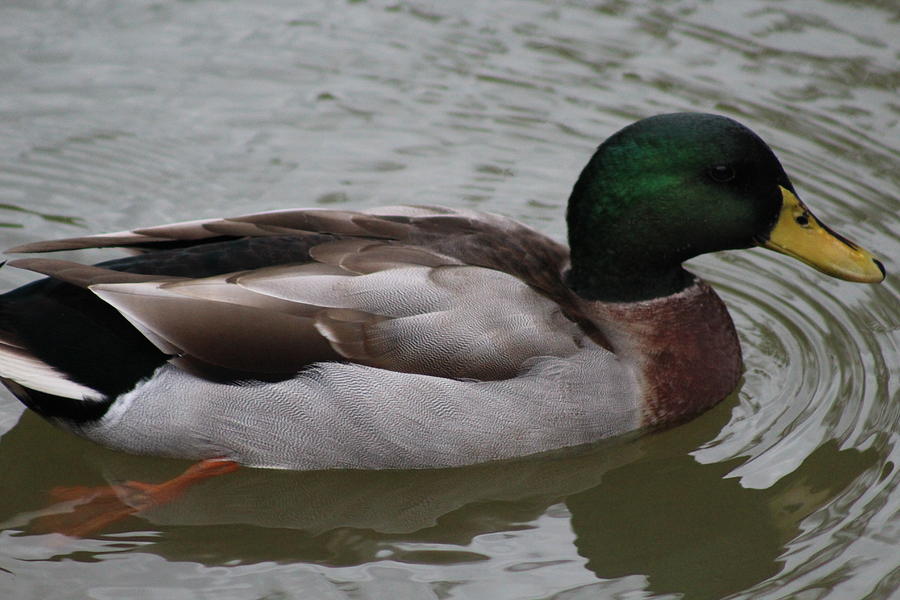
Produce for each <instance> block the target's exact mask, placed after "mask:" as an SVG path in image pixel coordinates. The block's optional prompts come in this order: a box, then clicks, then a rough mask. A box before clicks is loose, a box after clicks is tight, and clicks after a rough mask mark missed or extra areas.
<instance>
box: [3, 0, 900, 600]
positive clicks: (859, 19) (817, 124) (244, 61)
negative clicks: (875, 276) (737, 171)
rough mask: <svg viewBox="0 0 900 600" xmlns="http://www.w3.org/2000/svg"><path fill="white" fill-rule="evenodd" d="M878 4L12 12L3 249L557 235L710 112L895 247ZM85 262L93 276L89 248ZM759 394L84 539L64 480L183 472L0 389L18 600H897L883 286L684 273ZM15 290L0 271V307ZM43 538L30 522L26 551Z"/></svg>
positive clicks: (889, 258)
mask: <svg viewBox="0 0 900 600" xmlns="http://www.w3.org/2000/svg"><path fill="white" fill-rule="evenodd" d="M898 23H900V12H898V9H897V6H896V4H895V3H892V2H851V1H838V0H831V1H828V2H822V1H815V0H807V1H804V0H791V1H784V2H774V1H773V2H765V1H762V0H743V1H729V2H725V1H724V0H719V1H707V2H697V1H687V0H683V1H669V2H631V3H629V2H618V1H614V0H612V1H608V2H578V1H575V0H570V1H568V2H551V1H550V0H543V1H525V0H521V1H511V0H500V1H495V2H490V3H488V2H477V1H456V2H452V3H450V2H443V3H440V2H413V1H409V2H403V1H396V0H395V1H389V2H377V1H369V2H365V1H351V2H333V1H330V0H329V1H325V0H322V1H319V2H316V1H308V2H304V3H296V2H288V1H284V2H276V1H267V2H255V3H249V2H248V3H238V2H212V1H205V0H196V1H192V2H129V3H119V2H114V1H111V0H110V1H101V0H97V1H88V2H63V1H55V2H49V1H44V2H41V1H38V2H33V1H29V2H7V3H4V5H3V6H2V7H0V56H2V57H3V58H2V59H0V70H2V77H0V136H2V140H3V143H2V144H0V226H2V228H0V232H2V233H0V236H2V246H4V247H9V246H12V245H15V244H19V243H24V242H28V241H34V240H38V239H46V238H53V237H63V236H72V235H79V234H82V233H87V232H99V231H109V230H117V229H124V228H130V227H132V226H137V225H152V224H156V223H163V222H168V221H172V220H181V219H192V218H199V217H208V216H216V215H230V214H240V213H243V212H251V211H257V210H263V209H270V208H282V207H290V206H317V205H319V206H331V207H341V208H344V207H346V208H359V207H367V206H376V205H382V204H394V203H402V202H412V203H439V204H447V205H454V206H464V207H474V208H482V209H487V210H492V211H497V212H503V213H506V214H509V215H513V216H515V217H517V218H520V219H522V220H524V221H526V222H528V223H531V224H533V225H536V226H538V227H540V228H542V229H543V230H545V231H547V232H549V233H551V234H552V235H554V236H557V237H560V238H562V237H563V236H564V223H563V210H564V205H565V200H566V198H567V194H568V191H569V188H570V186H571V184H572V182H573V181H574V179H575V177H576V175H577V173H578V172H579V171H580V169H581V167H582V166H583V164H584V163H585V162H586V161H587V159H588V157H589V156H590V154H591V152H592V149H593V148H594V147H595V146H596V144H597V143H599V142H600V141H601V140H602V139H603V138H604V137H605V136H607V135H609V134H610V133H612V132H613V131H615V130H616V129H618V128H620V127H621V126H623V125H625V124H626V123H628V122H630V121H632V120H634V119H637V118H639V117H643V116H647V115H650V114H655V113H660V112H670V111H677V110H704V111H712V112H719V113H723V114H726V115H730V116H733V117H736V118H738V119H739V120H741V121H743V122H744V123H746V124H747V125H749V126H750V127H752V128H753V129H754V130H756V131H757V132H758V133H760V134H761V135H762V136H763V137H764V138H765V139H766V140H768V141H769V142H770V143H771V144H772V145H773V146H774V147H775V149H776V151H777V153H778V154H779V156H780V157H781V158H782V160H783V162H784V163H785V165H786V168H787V170H788V172H789V173H790V174H791V176H792V177H793V179H794V183H795V185H796V186H797V188H798V190H799V192H800V194H801V197H803V198H804V199H805V200H806V201H807V202H808V203H809V204H810V205H811V206H812V207H813V209H814V210H815V211H816V213H817V214H818V215H819V216H820V217H822V218H823V219H824V220H825V221H826V222H827V223H829V224H830V225H832V226H833V227H835V228H836V229H838V230H840V231H841V232H843V233H845V234H846V235H848V236H849V237H851V238H852V239H855V240H858V241H860V242H861V243H863V244H864V245H865V246H867V247H869V248H870V249H871V250H873V251H875V252H876V254H878V255H879V256H880V257H881V258H882V259H883V260H884V262H885V263H886V265H887V268H888V271H889V272H892V271H893V272H896V270H897V267H896V265H895V264H894V260H893V259H894V258H895V257H896V256H898V255H900V252H898V250H900V247H898V246H900V244H898V231H897V229H898V228H897V220H896V214H897V209H898V207H900V206H898V201H897V198H898V191H900V176H898V169H897V157H898V150H900V134H898V117H900V113H898V105H897V101H896V98H897V92H898V83H900V69H898V60H897V58H898V55H900V46H898V42H897V40H898V39H900V25H898ZM106 255H107V254H105V253H101V252H88V253H82V255H81V256H79V259H82V257H86V258H84V259H100V258H102V257H104V256H106ZM692 268H693V269H694V270H695V271H696V272H697V273H699V274H701V275H702V276H704V277H705V278H707V279H709V280H710V281H712V282H713V283H714V284H715V285H716V288H717V289H718V290H719V291H720V293H721V295H722V296H723V297H724V298H725V300H726V301H727V303H728V304H729V306H730V309H731V312H732V315H733V316H734V318H735V321H736V323H737V326H738V328H739V330H740V332H741V339H742V342H743V345H744V349H745V363H746V373H745V377H744V381H743V385H742V386H741V388H740V390H739V391H738V392H737V393H736V394H734V395H733V397H731V398H729V399H728V400H727V401H725V402H724V403H722V404H721V405H719V406H718V407H716V408H715V409H713V410H712V411H710V412H709V413H707V414H705V415H703V416H701V417H700V418H698V419H695V420H694V421H691V422H690V423H687V424H684V425H682V426H680V427H677V428H674V429H671V430H668V431H665V432H662V433H658V434H654V435H650V436H646V437H642V438H639V439H635V440H627V441H621V442H616V443H612V444H605V445H601V446H600V447H598V448H596V449H595V450H593V451H592V452H590V453H587V454H581V455H576V456H560V457H555V458H550V459H542V460H531V461H524V462H522V463H520V464H516V465H514V466H508V465H504V466H502V467H498V466H493V465H486V466H478V467H473V468H467V469H454V470H443V471H426V472H413V473H355V472H351V473H341V472H324V473H280V472H274V473H273V472H267V471H250V470H243V471H240V472H238V473H235V474H232V475H229V476H227V477H222V478H220V479H219V480H213V481H210V482H208V483H207V484H204V485H202V486H199V487H197V488H196V489H194V490H192V491H191V492H190V493H189V495H188V496H187V497H185V498H184V499H183V500H182V501H179V502H178V503H176V504H174V505H172V506H169V507H165V508H163V509H159V510H157V511H155V512H149V513H145V514H143V515H141V516H138V517H130V518H128V519H126V520H123V521H120V522H119V523H116V524H114V525H111V526H109V527H107V528H106V529H105V530H104V531H103V532H102V533H100V534H95V535H93V536H90V537H88V538H86V539H72V538H64V537H62V536H60V535H58V534H52V533H40V532H38V531H35V529H34V522H35V520H34V518H35V517H36V516H37V514H39V511H40V510H41V509H42V508H43V507H45V506H46V505H47V503H48V493H49V491H50V490H51V489H52V488H53V487H54V486H57V485H100V484H103V483H105V482H107V481H113V482H115V481H121V480H125V479H143V480H149V481H158V480H162V479H164V478H166V477H170V476H173V475H174V474H176V473H178V472H179V471H180V470H181V469H183V468H184V467H185V466H186V465H185V464H184V463H181V462H179V461H166V460H161V459H153V458H136V457H131V456H125V455H122V454H119V453H114V452H110V451H107V450H104V449H102V448H98V447H95V446H93V445H91V444H89V443H87V442H84V441H81V440H78V439H74V438H73V437H71V436H69V435H67V434H64V433H62V432H59V431H57V430H55V429H54V428H52V427H51V426H49V425H48V424H46V423H44V422H43V421H41V420H40V419H39V418H37V417H36V416H34V415H33V414H30V413H26V414H23V413H22V408H21V407H20V406H19V405H18V403H17V402H16V401H15V400H14V399H13V398H12V397H11V396H10V395H9V394H8V393H6V392H5V391H4V392H3V393H2V394H0V431H3V432H5V433H4V435H3V436H2V438H0V473H2V477H0V489H2V493H0V521H2V527H3V531H2V532H0V596H2V597H3V598H16V599H19V598H22V599H30V598H45V599H56V598H72V597H79V598H95V599H107V598H115V599H130V598H136V599H138V598H139V599H151V598H152V599H156V598H160V599H162V598H165V599H171V598H175V599H181V598H185V599H187V598H216V599H219V598H225V599H236V600H237V599H240V600H244V599H257V598H269V599H274V598H325V599H344V598H385V599H394V598H415V599H419V598H492V599H498V600H500V599H507V598H509V599H512V598H557V599H566V600H571V599H580V598H613V597H620V598H647V597H653V598H675V597H679V596H684V597H688V598H718V597H725V596H734V597H738V598H783V597H793V598H804V599H806V598H832V599H843V598H852V599H857V598H864V597H865V598H888V597H891V595H892V594H894V593H896V590H897V589H898V587H900V558H898V556H900V552H898V545H900V520H898V517H897V514H898V510H900V491H898V483H900V475H898V470H897V468H896V465H897V464H898V462H900V444H898V442H900V440H898V425H897V424H898V422H900V419H898V417H900V402H898V392H897V389H898V388H897V375H898V368H897V367H898V364H900V360H898V354H900V352H898V348H900V343H898V336H897V329H898V322H900V315H898V308H897V307H898V305H897V300H896V298H897V291H898V290H897V279H896V277H895V276H893V277H889V278H888V280H887V281H886V282H885V283H884V284H882V285H881V286H877V287H874V286H861V285H852V284H848V283H844V282H839V281H835V280H832V279H828V278H826V277H824V276H822V275H820V274H818V273H816V272H814V271H812V270H810V269H809V268H807V267H805V266H803V265H801V264H799V263H796V262H792V261H789V260H788V259H785V258H784V257H780V256H775V255H774V254H771V253H766V252H764V251H762V250H754V251H749V252H740V253H737V252H735V253H726V254H722V255H717V256H709V257H702V258H700V259H698V260H695V261H693V262H692ZM29 279H30V276H29V275H28V274H27V273H24V272H20V271H17V270H15V269H11V268H4V269H2V270H0V286H2V289H4V290H5V289H9V288H11V287H14V286H16V285H19V284H21V283H24V282H25V281H28V280H29ZM29 523H31V529H29Z"/></svg>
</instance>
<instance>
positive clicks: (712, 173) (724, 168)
mask: <svg viewBox="0 0 900 600" xmlns="http://www.w3.org/2000/svg"><path fill="white" fill-rule="evenodd" d="M708 173H709V177H710V179H712V180H713V181H716V182H718V183H725V182H726V181H731V180H732V179H734V178H735V176H736V175H737V174H736V173H735V172H734V167H731V166H729V165H713V166H711V167H710V168H709V170H708Z"/></svg>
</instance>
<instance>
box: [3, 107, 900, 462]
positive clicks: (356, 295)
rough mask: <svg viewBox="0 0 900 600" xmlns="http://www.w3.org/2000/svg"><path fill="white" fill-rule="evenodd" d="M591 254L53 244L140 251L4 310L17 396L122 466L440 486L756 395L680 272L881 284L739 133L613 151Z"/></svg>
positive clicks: (266, 232) (406, 242)
mask: <svg viewBox="0 0 900 600" xmlns="http://www.w3.org/2000/svg"><path fill="white" fill-rule="evenodd" d="M566 219H567V224H568V237H569V240H568V241H569V244H568V246H566V245H564V244H561V243H559V242H557V241H555V240H553V239H551V238H549V237H547V236H546V235H544V234H542V233H540V232H538V231H536V230H535V229H533V228H531V227H529V226H526V225H524V224H521V223H518V222H516V221H514V220H513V219H510V218H508V217H503V216H499V215H495V214H490V213H482V212H476V211H472V210H466V209H449V208H441V207H425V206H394V207H385V208H378V209H371V210H364V211H349V210H323V209H288V210H278V211H271V212H261V213H256V214H250V215H244V216H239V217H230V218H217V219H206V220H199V221H189V222H183V223H174V224H169V225H160V226H155V227H144V228H138V229H134V230H132V231H123V232H117V233H107V234H99V235H91V236H85V237H76V238H68V239H62V240H56V241H49V242H35V243H30V244H25V245H22V246H18V247H16V248H12V249H10V250H9V252H16V253H42V252H53V251H59V250H77V249H82V248H97V247H117V248H124V249H127V250H129V251H131V252H132V253H133V255H131V256H127V257H123V258H117V259H114V260H109V261H106V262H102V263H99V264H98V265H93V266H91V265H83V264H80V263H75V262H70V261H63V260H55V259H46V258H24V259H17V260H12V261H9V263H8V264H9V266H12V267H18V268H23V269H29V270H31V271H35V272H37V273H41V274H43V275H46V276H47V277H46V278H44V279H40V280H38V281H35V282H32V283H29V284H27V285H24V286H22V287H20V288H18V289H15V290H12V291H10V292H7V293H6V294H4V295H2V296H0V381H2V382H3V383H4V384H5V385H6V387H7V388H9V389H10V390H11V392H12V393H13V394H14V395H15V396H16V397H17V398H19V399H20V400H21V401H22V402H23V403H24V404H25V405H26V406H28V407H29V408H31V409H33V410H34V411H35V412H37V413H39V414H40V415H42V416H44V417H45V418H47V419H48V420H50V421H52V422H53V423H55V424H57V425H59V426H61V427H63V428H65V429H68V430H70V431H72V432H74V433H76V434H78V435H81V436H83V437H85V438H88V439H90V440H93V441H95V442H97V443H99V444H102V445H105V446H108V447H111V448H115V449H119V450H123V451H127V452H132V453H137V454H147V455H158V456H170V457H178V458H186V459H194V460H204V459H219V458H222V459H227V460H229V461H234V462H237V463H240V464H244V465H248V466H256V467H269V468H284V469H323V468H361V469H389V468H435V467H451V466H459V465H465V464H473V463H478V462H485V461H492V460H501V459H509V458H515V457H520V456H526V455H530V454H535V453H539V452H544V451H548V450H553V449H557V448H563V447H569V446H575V445H580V444H585V443H590V442H593V441H596V440H599V439H603V438H608V437H612V436H616V435H619V434H623V433H626V432H630V431H635V430H639V429H641V428H649V427H654V426H660V425H664V424H667V423H673V422H676V421H679V420H682V419H684V418H686V417H689V416H692V415H695V414H698V413H700V412H702V411H703V410H706V409H707V408H709V407H711V406H713V405H715V404H716V403H718V402H719V401H721V400H722V399H724V398H725V397H726V396H728V395H729V394H730V393H731V392H732V391H733V390H734V389H735V388H736V386H737V385H738V381H739V378H740V376H741V372H742V368H743V367H742V358H741V349H740V344H739V342H738V338H737V334H736V331H735V328H734V325H733V323H732V320H731V318H730V317H729V315H728V311H727V309H726V307H725V304H724V303H723V302H722V301H721V300H720V299H719V297H718V296H717V295H716V293H715V292H714V290H713V289H712V288H711V287H710V286H709V285H707V284H706V283H705V282H703V281H702V280H700V279H699V278H697V277H696V276H694V275H693V274H691V273H690V272H689V271H688V270H686V269H685V268H684V267H683V265H682V263H683V262H684V261H686V260H688V259H690V258H692V257H694V256H697V255H699V254H703V253H707V252H716V251H721V250H731V249H742V248H749V247H754V246H762V247H766V248H769V249H771V250H775V251H776V252H780V253H782V254H785V255H788V256H791V257H793V258H795V259H798V260H801V261H803V262H805V263H807V264H809V265H811V266H812V267H814V268H816V269H818V270H820V271H822V272H823V273H826V274H828V275H831V276H834V277H838V278H841V279H845V280H848V281H855V282H867V283H877V282H880V281H882V280H883V279H884V276H885V271H884V267H883V266H882V264H881V263H880V262H879V261H878V260H876V259H875V258H874V256H873V255H872V254H871V253H869V252H868V251H866V250H864V249H863V248H861V247H860V246H858V245H856V244H854V243H853V242H850V241H849V240H847V239H846V238H844V237H842V236H840V235H838V234H837V233H835V232H833V231H831V230H830V229H829V228H828V227H826V226H825V225H823V224H822V223H821V222H820V221H819V220H818V219H817V218H816V217H815V216H813V214H812V213H811V212H810V210H809V209H808V208H807V207H806V205H805V204H804V203H803V202H801V201H800V199H799V197H798V194H797V192H796V191H795V189H794V187H793V185H792V183H791V181H790V179H789V178H788V176H787V174H786V173H785V171H784V169H783V168H782V166H781V164H780V162H779V161H778V159H777V158H776V156H775V154H774V153H773V152H772V150H771V149H770V148H769V146H768V145H767V144H766V143H765V142H764V141H763V140H761V139H760V138H759V137H758V136H757V135H756V134H755V133H753V132H752V131H751V130H750V129H748V128H747V127H745V126H743V125H741V124H740V123H738V122H736V121H734V120H732V119H729V118H726V117H722V116H717V115H710V114H700V113H677V114H667V115H659V116H654V117H649V118H646V119H643V120H640V121H638V122H636V123H633V124H631V125H629V126H627V127H625V128H624V129H622V130H620V131H619V132H617V133H615V134H614V135H612V136H611V137H609V138H608V139H607V140H606V141H605V142H603V144H601V145H600V146H599V148H598V149H597V151H596V153H595V154H594V155H593V157H592V158H591V159H590V161H589V162H588V164H587V166H586V167H585V168H584V170H583V171H582V173H581V175H580V177H579V178H578V180H577V182H576V183H575V185H574V188H573V190H572V193H571V196H570V198H569V203H568V209H567V213H566Z"/></svg>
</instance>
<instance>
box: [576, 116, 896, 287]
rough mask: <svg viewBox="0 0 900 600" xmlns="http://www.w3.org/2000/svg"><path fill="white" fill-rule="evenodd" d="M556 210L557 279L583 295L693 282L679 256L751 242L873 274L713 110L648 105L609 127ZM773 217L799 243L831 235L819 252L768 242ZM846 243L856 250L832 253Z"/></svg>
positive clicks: (864, 277) (765, 154)
mask: <svg viewBox="0 0 900 600" xmlns="http://www.w3.org/2000/svg"><path fill="white" fill-rule="evenodd" d="M798 207H799V208H798ZM787 209H791V210H787ZM786 212H788V213H790V214H787V215H786V214H785V213H786ZM567 220H568V226H569V243H570V246H571V251H572V270H571V272H570V273H569V276H568V282H569V285H570V286H571V287H572V288H573V289H574V290H575V291H576V292H577V293H579V294H580V295H582V296H584V297H587V298H591V299H600V300H609V301H633V300H642V299H647V298H655V297H660V296H665V295H669V294H672V293H675V292H678V291H680V290H682V289H684V288H685V287H687V286H688V285H690V284H691V282H692V281H693V277H692V276H691V275H690V274H688V273H687V272H686V271H684V270H683V269H682V267H681V263H682V262H683V261H685V260H687V259H689V258H691V257H694V256H697V255H698V254H703V253H705V252H714V251H717V250H728V249H734V248H747V247H750V246H755V245H765V246H767V247H770V248H773V249H775V250H778V251H781V252H783V253H786V254H790V255H792V256H794V257H796V258H799V259H800V260H803V261H805V262H808V263H810V264H812V265H813V266H815V267H817V268H819V269H820V270H823V271H825V272H828V273H829V274H831V275H836V276H839V277H844V278H846V279H854V280H857V281H875V280H876V279H877V281H880V280H881V279H883V277H884V273H883V269H882V268H880V264H879V263H878V262H877V261H875V260H874V258H872V256H871V255H870V254H868V253H866V252H865V251H864V250H862V249H861V248H859V247H858V246H856V245H854V244H852V243H850V242H848V241H847V240H845V239H844V238H841V237H840V236H836V234H833V233H832V232H830V230H827V228H824V227H822V226H820V225H819V224H818V222H817V221H816V220H815V218H814V217H812V215H811V214H810V213H809V211H808V209H806V207H805V206H803V205H802V203H800V201H799V200H798V199H797V197H796V193H795V192H794V188H793V185H792V184H791V182H790V180H789V179H788V176H787V175H786V174H785V172H784V169H783V168H782V166H781V163H779V162H778V159H777V158H776V157H775V154H774V153H773V152H772V150H771V149H770V148H769V147H768V145H766V143H765V142H763V141H762V139H760V138H759V136H757V135H756V134H755V133H753V132H752V131H750V130H749V129H747V128H746V127H744V126H743V125H741V124H740V123H738V122H737V121H734V120H732V119H728V118H726V117H721V116H717V115H709V114H699V113H677V114H669V115H659V116H655V117H650V118H648V119H643V120H641V121H638V122H637V123H634V124H632V125H629V126H628V127H626V128H624V129H622V130H621V131H619V132H618V133H616V134H614V135H613V136H612V137H610V138H609V139H608V140H606V141H605V142H604V143H603V144H602V145H601V146H600V147H599V148H598V149H597V152H596V153H595V154H594V156H593V157H592V158H591V160H590V162H589V163H588V165H587V166H586V167H585V169H584V171H583V172H582V174H581V177H580V178H579V179H578V181H577V183H576V184H575V187H574V189H573V190H572V196H571V198H570V200H569V209H568V214H567ZM787 221H790V223H787ZM782 225H784V227H786V228H788V229H791V231H789V232H786V233H785V235H786V236H787V237H789V238H791V239H794V238H797V236H799V239H800V241H801V242H803V243H805V244H806V245H807V246H809V245H810V243H812V245H813V246H815V245H816V242H817V240H819V237H815V238H810V239H809V240H807V239H806V238H805V237H803V236H805V235H806V233H804V231H806V230H809V231H810V232H811V235H814V236H821V234H822V233H823V231H824V233H825V237H827V238H829V239H828V240H826V241H823V242H822V243H825V244H826V245H828V244H832V245H834V243H835V242H837V245H836V246H835V247H834V248H832V251H830V252H826V254H827V256H825V257H824V258H823V257H819V256H815V254H816V252H817V251H816V249H815V248H813V252H812V253H813V254H814V256H806V255H804V254H803V253H800V252H797V251H795V250H796V249H795V248H793V247H782V246H779V245H778V244H776V243H773V241H772V240H773V239H774V238H773V234H774V233H775V232H776V231H777V230H779V228H781V227H782ZM794 229H797V230H798V231H799V233H798V232H794V231H793V230H794ZM795 241H796V240H795ZM819 241H821V240H819ZM803 243H801V245H803ZM791 245H792V244H791V243H790V242H789V243H788V246H791ZM794 245H795V244H794ZM848 251H849V252H852V253H856V255H854V256H849V257H848V256H843V255H842V254H847V252H848ZM804 252H806V253H807V254H808V253H809V250H804ZM835 261H837V263H839V264H837V266H835V265H833V264H832V263H834V262H835ZM848 262H849V263H852V264H849V266H848V264H845V263H848Z"/></svg>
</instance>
